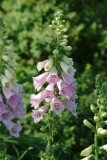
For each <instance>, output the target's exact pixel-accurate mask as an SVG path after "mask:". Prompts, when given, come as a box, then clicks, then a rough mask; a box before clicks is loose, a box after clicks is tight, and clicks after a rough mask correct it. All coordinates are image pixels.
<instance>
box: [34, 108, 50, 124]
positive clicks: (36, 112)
mask: <svg viewBox="0 0 107 160" xmlns="http://www.w3.org/2000/svg"><path fill="white" fill-rule="evenodd" d="M47 109H48V106H42V107H40V108H39V109H38V110H33V111H32V113H31V115H32V117H33V118H34V122H35V123H38V122H39V121H40V120H41V119H42V118H43V115H44V113H45V112H46V111H47Z"/></svg>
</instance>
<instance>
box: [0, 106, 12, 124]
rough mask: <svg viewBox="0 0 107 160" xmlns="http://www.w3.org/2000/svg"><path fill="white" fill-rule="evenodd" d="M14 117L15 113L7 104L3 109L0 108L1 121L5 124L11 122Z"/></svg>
mask: <svg viewBox="0 0 107 160" xmlns="http://www.w3.org/2000/svg"><path fill="white" fill-rule="evenodd" d="M13 118H14V114H13V113H12V112H11V110H10V109H8V108H7V107H6V106H4V107H2V111H1V110H0V121H2V122H3V123H4V124H8V123H10V121H11V120H12V119H13Z"/></svg>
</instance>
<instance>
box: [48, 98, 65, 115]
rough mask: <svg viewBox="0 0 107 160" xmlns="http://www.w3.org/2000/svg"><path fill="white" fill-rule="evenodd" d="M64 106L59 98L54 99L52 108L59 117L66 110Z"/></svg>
mask: <svg viewBox="0 0 107 160" xmlns="http://www.w3.org/2000/svg"><path fill="white" fill-rule="evenodd" d="M64 108H65V107H64V105H63V103H62V101H61V100H59V99H58V98H56V97H55V98H53V99H52V106H51V111H53V112H55V113H56V114H57V115H59V114H61V113H62V111H63V110H64Z"/></svg>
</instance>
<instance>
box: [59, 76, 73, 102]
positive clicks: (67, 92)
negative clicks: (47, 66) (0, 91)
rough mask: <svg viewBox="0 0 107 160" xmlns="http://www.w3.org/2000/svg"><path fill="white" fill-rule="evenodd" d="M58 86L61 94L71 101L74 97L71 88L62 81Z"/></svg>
mask: <svg viewBox="0 0 107 160" xmlns="http://www.w3.org/2000/svg"><path fill="white" fill-rule="evenodd" d="M57 86H58V89H59V94H60V95H62V96H63V97H64V98H67V99H70V97H71V96H72V91H71V89H70V87H69V86H68V85H67V84H66V83H65V82H64V81H63V80H61V79H60V81H59V82H57Z"/></svg>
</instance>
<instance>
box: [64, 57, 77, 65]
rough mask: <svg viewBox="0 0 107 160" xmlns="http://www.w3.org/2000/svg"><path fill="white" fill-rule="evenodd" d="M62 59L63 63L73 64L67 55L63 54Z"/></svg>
mask: <svg viewBox="0 0 107 160" xmlns="http://www.w3.org/2000/svg"><path fill="white" fill-rule="evenodd" d="M62 61H63V62H65V63H66V64H68V65H73V64H74V62H73V60H72V58H68V57H67V56H64V57H63V58H62Z"/></svg>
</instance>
